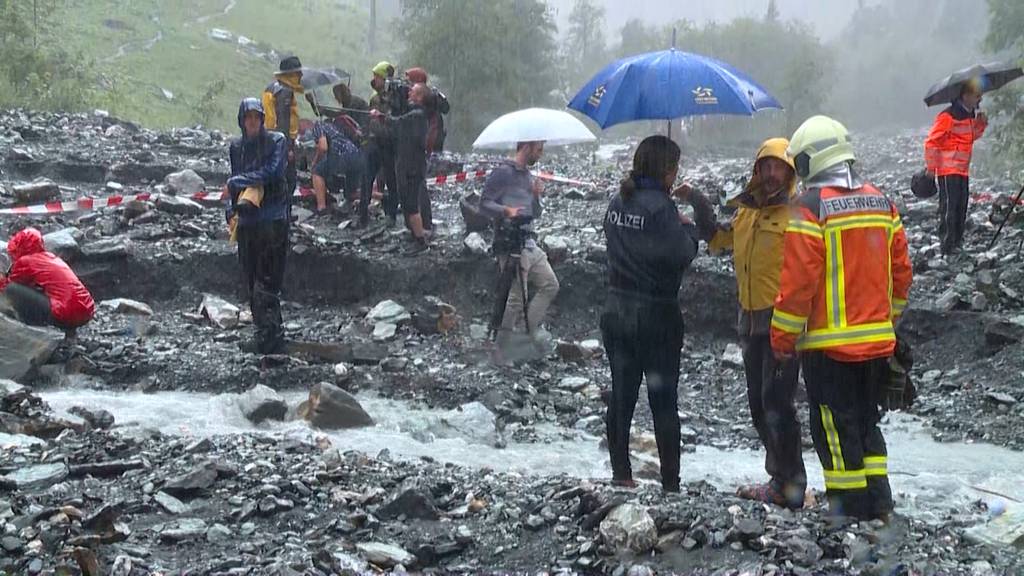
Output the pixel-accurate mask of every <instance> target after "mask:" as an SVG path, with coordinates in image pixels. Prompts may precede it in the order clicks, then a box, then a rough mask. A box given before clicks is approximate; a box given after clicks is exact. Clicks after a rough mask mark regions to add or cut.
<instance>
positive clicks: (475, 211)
mask: <svg viewBox="0 0 1024 576" xmlns="http://www.w3.org/2000/svg"><path fill="white" fill-rule="evenodd" d="M459 211H460V212H462V221H463V222H464V223H465V224H466V232H483V231H484V230H487V229H488V228H490V227H491V219H490V218H488V217H487V216H486V215H484V214H483V213H481V212H480V194H479V193H478V192H470V193H469V194H466V195H465V196H463V197H462V198H461V199H460V200H459Z"/></svg>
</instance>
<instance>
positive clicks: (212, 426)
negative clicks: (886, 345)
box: [0, 389, 1024, 520]
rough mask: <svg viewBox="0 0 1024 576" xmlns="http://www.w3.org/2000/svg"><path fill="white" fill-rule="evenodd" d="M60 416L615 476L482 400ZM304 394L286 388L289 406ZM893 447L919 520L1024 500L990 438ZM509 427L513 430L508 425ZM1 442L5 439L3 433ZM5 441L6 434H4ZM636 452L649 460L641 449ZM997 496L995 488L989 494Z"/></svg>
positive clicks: (229, 404)
mask: <svg viewBox="0 0 1024 576" xmlns="http://www.w3.org/2000/svg"><path fill="white" fill-rule="evenodd" d="M40 396H41V397H42V398H43V399H44V400H45V401H46V402H47V403H49V404H50V406H51V407H52V408H53V409H54V410H55V411H56V412H57V413H58V414H62V415H66V413H67V411H68V410H69V409H70V408H72V407H73V406H83V407H86V408H91V409H100V408H102V409H105V410H108V411H109V412H111V413H112V414H113V415H114V418H115V420H116V422H117V426H118V428H119V429H121V430H122V431H124V432H125V433H132V431H142V430H147V429H150V430H152V429H155V430H159V431H160V432H162V433H165V434H172V435H181V436H191V437H207V436H219V435H231V434H249V433H260V434H273V435H283V436H295V437H300V438H312V437H313V436H318V435H325V436H327V437H329V438H330V440H331V442H332V444H333V445H334V446H335V447H336V448H338V449H340V450H342V451H346V450H357V451H360V452H364V453H366V454H369V455H376V454H378V453H379V452H381V451H383V450H387V451H388V452H390V454H391V455H392V456H394V457H398V458H419V457H430V458H433V459H435V460H439V461H442V462H451V463H454V464H458V465H461V466H468V467H474V468H490V469H493V470H496V471H500V472H512V473H519V474H533V475H558V474H567V475H570V476H575V477H579V478H586V479H604V478H609V477H610V476H611V471H610V468H609V466H608V458H607V453H606V452H605V450H604V449H603V448H602V447H601V445H600V438H597V437H595V436H592V435H589V434H585V433H583V432H581V431H578V430H569V429H566V428H561V427H557V426H554V425H543V426H538V427H536V428H535V430H536V433H537V434H536V436H537V438H538V440H537V441H535V442H516V441H512V440H510V441H509V442H508V445H507V446H506V447H505V448H495V447H494V446H493V441H494V438H495V432H494V420H493V416H492V415H491V414H490V413H489V412H487V411H486V410H485V409H483V408H482V406H480V405H479V404H470V405H467V407H466V409H464V410H461V411H460V410H453V411H446V410H429V409H421V408H416V407H411V406H410V405H408V404H406V403H402V402H398V401H393V400H385V399H380V398H375V397H370V396H364V397H360V398H359V400H360V402H361V403H362V405H363V407H364V408H365V409H366V411H367V412H369V413H370V414H371V415H372V416H373V417H374V418H375V419H376V421H377V424H376V425H375V426H373V427H370V428H363V429H356V430H344V431H332V432H324V431H319V430H314V429H311V428H310V427H309V426H308V425H307V424H306V423H304V422H301V421H292V422H284V423H281V422H275V423H264V424H261V425H259V426H254V425H253V424H252V423H250V422H249V421H248V420H246V418H245V417H244V416H243V415H242V413H241V411H240V410H239V407H238V395H235V394H220V395H211V394H201V393H189V392H161V393H156V394H143V393H119V392H111V391H102V390H84V389H63V390H49V391H41V392H40ZM305 397H306V395H305V394H303V393H299V392H288V393H285V394H284V398H285V400H286V401H287V402H288V405H289V406H290V407H292V408H294V407H295V406H296V405H297V404H298V403H299V402H301V401H302V400H304V399H305ZM884 429H885V433H886V440H887V442H888V445H889V453H890V464H889V469H890V478H891V483H892V486H893V492H894V494H895V496H896V500H897V509H898V510H899V511H900V512H903V513H905V514H908V515H912V516H915V517H917V518H920V519H923V520H929V519H932V518H934V519H935V520H938V518H939V516H940V515H941V514H942V513H943V512H945V511H948V510H950V509H951V508H958V507H963V508H964V509H966V507H967V506H968V505H970V504H971V503H973V502H976V501H977V500H984V501H986V502H989V503H990V504H996V505H997V506H1003V507H1006V508H1007V510H1014V511H1015V513H1021V512H1020V511H1021V508H1022V507H1024V505H1022V504H1019V503H1017V502H1016V501H1021V500H1024V484H1022V483H1021V481H1020V479H1021V476H1020V471H1021V470H1024V453H1020V452H1014V451H1012V450H1008V449H1005V448H999V447H996V446H992V445H987V444H965V443H938V442H935V441H934V440H933V439H932V438H931V436H930V434H929V432H928V429H927V427H926V426H925V424H924V423H922V422H921V421H920V420H918V419H916V418H913V417H909V416H905V415H902V414H896V415H891V416H890V417H889V418H887V421H886V423H885V425H884ZM509 432H511V427H510V430H509ZM0 440H2V439H0ZM8 440H10V439H8ZM641 458H645V457H644V456H641ZM804 461H805V462H806V465H807V475H808V480H809V481H810V485H811V486H812V487H814V488H817V489H819V490H823V485H822V479H821V466H820V465H819V464H818V460H817V457H816V456H815V455H814V453H813V452H810V451H809V452H806V453H805V454H804ZM682 476H683V481H684V482H687V481H696V480H701V479H704V480H707V481H708V482H710V483H712V484H713V485H715V486H716V487H717V488H719V489H721V490H725V491H732V490H733V489H735V487H736V486H737V485H740V484H744V483H750V482H756V481H760V480H763V478H764V470H763V455H762V454H761V453H760V452H756V451H751V450H721V449H717V448H713V447H709V446H697V448H696V451H695V452H693V453H685V454H683V465H682ZM993 492H994V493H998V494H1000V495H1001V496H999V495H994V494H992V493H993Z"/></svg>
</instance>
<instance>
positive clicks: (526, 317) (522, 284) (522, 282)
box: [517, 265, 533, 336]
mask: <svg viewBox="0 0 1024 576" xmlns="http://www.w3.org/2000/svg"><path fill="white" fill-rule="evenodd" d="M518 272H519V273H518V274H517V276H519V295H520V296H521V297H522V299H523V323H524V324H525V325H526V335H527V336H533V333H532V331H531V330H530V312H529V309H530V303H529V302H527V301H526V277H525V276H526V274H525V271H524V270H523V268H522V265H520V266H519V270H518Z"/></svg>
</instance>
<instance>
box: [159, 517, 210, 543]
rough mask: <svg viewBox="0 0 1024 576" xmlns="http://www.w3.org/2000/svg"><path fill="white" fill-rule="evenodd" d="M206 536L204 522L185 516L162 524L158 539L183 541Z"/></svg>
mask: <svg viewBox="0 0 1024 576" xmlns="http://www.w3.org/2000/svg"><path fill="white" fill-rule="evenodd" d="M205 536H206V522H204V521H203V520H200V519H199V518H186V519H184V520H178V521H177V522H174V523H172V524H168V525H167V526H164V529H163V530H161V531H160V539H161V540H165V541H168V542H183V541H185V540H195V539H197V538H203V537H205Z"/></svg>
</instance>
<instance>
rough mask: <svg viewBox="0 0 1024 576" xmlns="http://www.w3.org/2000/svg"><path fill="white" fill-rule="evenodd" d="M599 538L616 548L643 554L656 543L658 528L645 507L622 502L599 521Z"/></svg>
mask: <svg viewBox="0 0 1024 576" xmlns="http://www.w3.org/2000/svg"><path fill="white" fill-rule="evenodd" d="M601 538H603V539H604V541H605V543H606V544H608V545H609V546H611V547H612V548H615V549H616V550H619V551H626V550H630V551H632V552H634V553H636V554H644V553H646V552H648V551H650V550H651V549H652V548H654V545H655V544H657V543H658V528H657V526H655V525H654V519H653V518H651V515H650V514H648V513H647V509H646V508H644V507H643V506H638V505H636V504H623V505H621V506H619V507H618V508H616V509H614V510H612V511H611V513H610V514H608V516H607V517H606V518H605V519H604V520H603V521H602V522H601Z"/></svg>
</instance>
